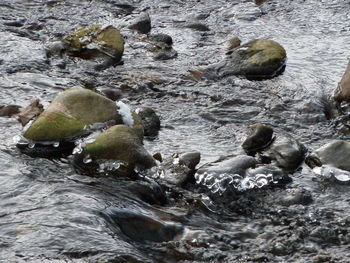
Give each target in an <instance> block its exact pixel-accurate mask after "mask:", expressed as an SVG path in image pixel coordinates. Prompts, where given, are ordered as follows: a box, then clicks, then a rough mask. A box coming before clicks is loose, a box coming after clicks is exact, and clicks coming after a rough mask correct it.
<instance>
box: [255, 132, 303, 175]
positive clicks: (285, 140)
mask: <svg viewBox="0 0 350 263" xmlns="http://www.w3.org/2000/svg"><path fill="white" fill-rule="evenodd" d="M306 152H307V149H306V148H305V146H304V145H303V144H301V143H300V142H299V141H298V140H296V139H294V138H293V137H292V136H291V135H289V134H287V133H281V134H278V135H277V137H276V139H275V140H274V141H273V142H272V144H271V145H270V146H269V147H268V148H267V149H266V150H265V151H264V152H263V154H262V155H261V156H262V157H263V158H267V160H268V161H269V162H270V161H272V162H273V163H275V164H276V165H277V166H278V167H281V168H282V169H285V170H287V171H294V170H296V169H297V168H299V167H300V165H301V164H302V162H303V161H304V159H305V156H306Z"/></svg>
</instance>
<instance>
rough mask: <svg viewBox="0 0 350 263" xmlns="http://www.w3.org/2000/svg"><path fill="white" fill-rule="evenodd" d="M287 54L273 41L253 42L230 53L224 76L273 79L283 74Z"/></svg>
mask: <svg viewBox="0 0 350 263" xmlns="http://www.w3.org/2000/svg"><path fill="white" fill-rule="evenodd" d="M286 58H287V53H286V51H285V49H284V48H283V47H282V46H281V45H280V44H279V43H277V42H275V41H273V40H253V41H250V42H248V43H246V44H244V45H241V46H239V47H237V48H236V49H234V50H233V51H232V52H230V54H229V56H228V57H227V61H226V66H225V67H224V72H222V73H221V74H222V75H244V76H246V77H247V78H252V79H254V78H257V79H260V78H261V79H264V78H272V77H274V76H276V75H278V74H279V73H281V72H283V70H284V68H285V63H286Z"/></svg>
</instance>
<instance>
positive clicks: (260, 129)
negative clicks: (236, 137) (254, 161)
mask: <svg viewBox="0 0 350 263" xmlns="http://www.w3.org/2000/svg"><path fill="white" fill-rule="evenodd" d="M272 138H273V129H272V127H270V126H268V125H265V124H262V123H256V124H253V125H252V126H250V130H249V132H248V136H247V138H246V139H245V140H244V142H243V143H242V148H243V149H244V150H245V151H246V152H247V153H255V152H257V151H260V150H263V149H264V148H266V147H267V146H268V145H269V144H270V143H271V142H272Z"/></svg>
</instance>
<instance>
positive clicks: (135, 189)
mask: <svg viewBox="0 0 350 263" xmlns="http://www.w3.org/2000/svg"><path fill="white" fill-rule="evenodd" d="M125 188H126V189H128V190H129V191H130V192H131V193H132V194H134V195H136V196H137V197H139V198H140V199H141V200H142V201H144V202H146V203H148V204H150V205H164V204H166V201H167V197H166V194H165V192H164V190H163V189H162V187H161V186H160V185H159V184H158V183H157V182H156V181H154V180H152V179H150V178H147V177H146V178H144V180H137V181H130V182H128V184H127V186H125Z"/></svg>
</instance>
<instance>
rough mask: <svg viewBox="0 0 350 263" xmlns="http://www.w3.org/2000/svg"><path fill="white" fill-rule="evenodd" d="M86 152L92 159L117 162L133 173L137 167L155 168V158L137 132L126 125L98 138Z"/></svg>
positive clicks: (115, 127)
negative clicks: (143, 144) (144, 145)
mask: <svg viewBox="0 0 350 263" xmlns="http://www.w3.org/2000/svg"><path fill="white" fill-rule="evenodd" d="M84 150H85V151H86V152H87V153H89V154H90V156H91V157H93V158H97V159H104V160H117V161H121V162H123V163H125V164H126V166H127V169H126V170H127V171H128V172H129V173H132V172H133V171H134V168H135V167H138V168H139V169H148V168H151V167H153V166H155V161H154V159H153V157H152V156H151V155H150V154H149V153H148V152H147V151H146V150H145V148H144V147H143V146H142V142H141V139H140V137H139V136H138V134H137V132H135V130H134V129H133V128H130V127H128V126H126V125H115V126H112V127H111V128H109V129H107V130H106V131H104V132H103V133H101V134H100V135H99V136H98V137H96V139H95V141H94V142H93V143H88V144H86V145H85V147H84Z"/></svg>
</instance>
